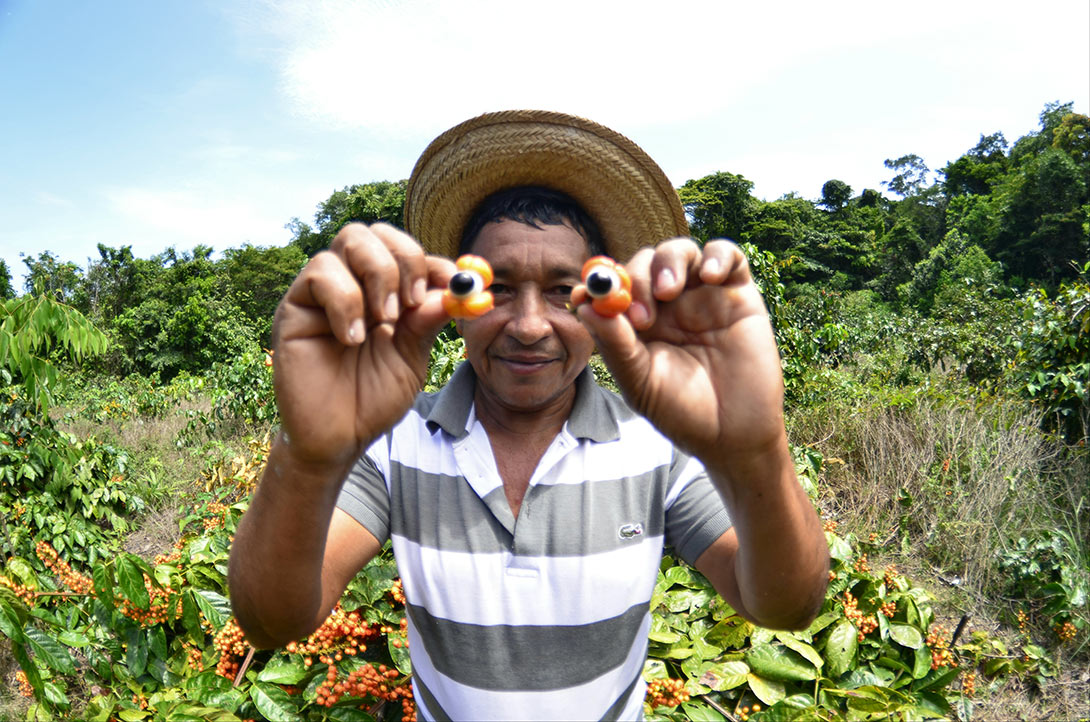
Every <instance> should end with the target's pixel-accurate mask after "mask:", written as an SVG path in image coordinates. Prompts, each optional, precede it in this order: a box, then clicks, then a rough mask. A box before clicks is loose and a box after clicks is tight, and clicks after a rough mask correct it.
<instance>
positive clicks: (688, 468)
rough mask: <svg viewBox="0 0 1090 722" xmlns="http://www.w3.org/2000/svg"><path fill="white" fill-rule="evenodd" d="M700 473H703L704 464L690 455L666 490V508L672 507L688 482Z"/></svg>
mask: <svg viewBox="0 0 1090 722" xmlns="http://www.w3.org/2000/svg"><path fill="white" fill-rule="evenodd" d="M702 473H704V465H703V464H702V463H700V461H698V460H697V458H696V457H695V456H690V457H689V461H688V463H686V464H685V466H684V467H682V469H681V472H680V473H679V474H678V475H677V479H675V480H674V483H673V485H672V486H671V487H670V489H669V491H667V492H666V508H667V509H669V508H670V507H672V506H673V505H674V502H675V501H677V498H678V496H680V495H681V492H682V491H683V490H684V489H685V487H686V486H688V485H689V482H691V481H692V480H693V479H695V478H696V477H697V476H699V475H700V474H702Z"/></svg>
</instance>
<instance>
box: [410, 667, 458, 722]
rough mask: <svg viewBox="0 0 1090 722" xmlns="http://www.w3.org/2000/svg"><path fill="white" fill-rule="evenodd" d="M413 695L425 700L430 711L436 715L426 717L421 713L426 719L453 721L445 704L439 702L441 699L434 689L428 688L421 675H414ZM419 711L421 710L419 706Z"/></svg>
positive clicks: (438, 721) (444, 721) (441, 721)
mask: <svg viewBox="0 0 1090 722" xmlns="http://www.w3.org/2000/svg"><path fill="white" fill-rule="evenodd" d="M413 695H414V696H416V697H417V698H418V699H421V700H423V702H424V704H425V705H426V706H427V708H428V712H431V713H432V714H433V715H435V716H434V717H425V716H424V715H420V717H422V718H423V719H424V720H435V722H451V716H450V715H449V714H448V713H447V711H446V710H445V709H443V705H441V704H439V700H437V699H436V698H435V695H434V694H432V691H431V690H430V689H428V686H427V685H426V684H424V681H423V680H422V679H420V675H414V676H413ZM417 711H418V712H419V711H421V710H420V709H419V708H417Z"/></svg>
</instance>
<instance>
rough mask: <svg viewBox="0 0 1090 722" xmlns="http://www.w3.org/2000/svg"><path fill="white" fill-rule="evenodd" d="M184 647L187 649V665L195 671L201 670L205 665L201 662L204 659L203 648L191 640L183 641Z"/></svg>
mask: <svg viewBox="0 0 1090 722" xmlns="http://www.w3.org/2000/svg"><path fill="white" fill-rule="evenodd" d="M182 649H184V650H185V665H186V666H187V667H189V668H190V669H192V670H193V671H194V672H200V671H201V667H202V666H203V665H202V664H201V663H202V661H203V660H202V659H201V657H202V655H201V650H200V649H198V648H197V645H195V644H193V643H191V642H182Z"/></svg>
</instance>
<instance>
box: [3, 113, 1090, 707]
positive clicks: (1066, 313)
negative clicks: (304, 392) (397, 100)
mask: <svg viewBox="0 0 1090 722" xmlns="http://www.w3.org/2000/svg"><path fill="white" fill-rule="evenodd" d="M886 166H887V167H888V168H889V170H890V175H891V177H890V180H889V181H888V182H886V183H885V184H884V189H863V190H862V191H861V192H859V193H858V194H857V193H856V191H855V190H854V189H852V188H850V187H849V186H848V185H847V184H845V183H844V182H842V181H839V180H837V179H830V180H829V181H828V182H826V183H825V184H824V185H823V186H822V188H821V195H820V197H819V198H817V199H814V200H809V199H805V198H802V197H799V196H797V195H790V196H785V197H783V198H780V199H777V200H774V201H761V200H758V199H756V198H754V197H753V196H752V195H751V190H752V187H753V186H752V183H750V182H749V181H748V180H747V179H745V178H744V177H742V176H739V175H736V174H732V173H729V172H719V173H715V174H712V175H709V176H706V177H704V178H700V179H694V180H691V181H689V182H687V183H685V184H684V185H683V186H682V187H681V188H680V189H679V194H680V196H681V198H682V201H683V203H684V204H685V207H686V210H687V212H688V214H689V217H690V221H691V224H692V229H693V233H694V235H695V236H696V237H698V238H699V239H701V240H706V239H708V238H712V237H719V236H727V237H731V238H734V239H736V240H737V241H739V242H740V243H742V244H743V246H744V248H745V250H746V252H747V255H748V257H749V259H750V262H751V265H752V267H753V270H754V273H755V276H756V277H757V279H758V282H759V284H760V286H761V288H762V291H763V292H764V294H765V298H766V302H767V304H768V306H769V310H770V313H771V315H772V318H773V323H774V326H775V330H776V334H777V339H778V342H779V346H780V351H781V363H782V365H783V370H784V378H785V384H786V390H787V398H788V409H787V411H788V424H789V429H788V430H789V434H790V436H791V440H792V442H793V449H794V451H795V454H796V462H797V469H798V471H799V475H800V479H801V480H802V481H803V483H804V485H806V486H807V487H808V490H809V491H810V492H811V496H812V497H813V499H814V502H815V504H816V505H817V506H818V508H819V510H820V511H821V513H822V516H823V517H824V518H825V519H826V524H827V526H826V529H827V540H828V542H829V545H830V550H831V552H832V556H833V559H834V568H833V574H832V576H831V579H830V587H829V593H828V595H827V599H826V603H825V606H824V608H823V610H822V614H821V616H820V617H819V619H818V621H817V622H815V624H814V625H813V626H811V628H810V629H809V630H806V631H805V632H802V633H795V634H785V633H782V632H776V631H774V630H762V629H758V628H753V627H752V626H751V625H748V623H745V622H744V621H742V620H741V619H740V618H738V617H737V616H735V615H734V614H733V611H732V610H730V609H729V607H727V606H726V605H725V604H724V603H722V601H721V600H718V599H716V598H715V597H714V594H713V593H712V592H711V590H710V587H709V586H708V584H707V582H706V580H703V579H702V578H701V577H700V576H699V574H697V573H696V572H694V571H693V570H691V569H689V568H687V567H685V566H684V565H682V564H679V563H678V562H676V560H674V559H672V558H670V557H667V558H666V559H664V560H663V564H662V568H661V569H660V579H659V584H658V586H657V587H656V592H655V599H654V600H653V603H652V609H653V612H654V626H653V629H652V633H651V638H650V659H649V661H648V665H647V667H646V668H645V678H646V679H647V680H648V681H649V682H650V683H651V684H652V693H651V694H650V695H649V697H648V706H647V713H648V716H649V717H650V718H652V719H683V718H688V719H747V718H750V717H752V718H754V719H761V718H765V719H792V718H799V719H814V718H820V719H852V720H861V719H878V718H903V719H919V718H927V717H945V718H957V719H970V718H972V717H973V716H977V717H983V718H994V717H995V716H996V714H997V713H998V711H1000V710H1002V713H1003V716H1006V717H1010V716H1016V717H1020V718H1025V719H1037V718H1042V717H1050V716H1051V717H1063V718H1075V717H1086V716H1087V715H1088V714H1090V710H1088V709H1087V706H1086V705H1087V703H1086V700H1087V699H1088V698H1090V693H1088V692H1090V679H1088V678H1087V676H1086V674H1085V669H1087V663H1088V661H1090V660H1088V651H1087V621H1088V607H1087V594H1088V590H1090V578H1088V577H1090V573H1088V569H1090V541H1088V540H1090V519H1088V512H1087V510H1088V508H1090V504H1088V499H1087V492H1088V490H1087V485H1086V479H1087V478H1090V456H1088V453H1087V450H1086V439H1087V430H1088V425H1090V191H1088V189H1090V119H1088V118H1087V117H1086V116H1083V115H1079V114H1075V113H1073V112H1071V105H1070V104H1061V103H1051V104H1048V105H1046V106H1045V108H1044V110H1043V112H1042V113H1041V116H1040V125H1039V127H1038V128H1037V129H1034V130H1032V131H1030V132H1028V133H1027V134H1026V135H1024V136H1023V137H1021V138H1019V139H1017V140H1016V141H1015V142H1014V143H1009V142H1008V141H1007V140H1006V139H1005V138H1004V137H1003V136H1002V135H1001V134H998V133H996V134H991V135H983V134H982V135H981V138H980V142H979V143H978V144H977V145H976V146H974V147H973V148H971V149H969V150H967V151H966V152H965V153H964V154H963V155H962V156H961V157H959V158H958V159H956V160H955V161H952V162H950V163H948V164H947V165H946V166H945V167H944V168H942V169H940V170H939V171H938V172H937V173H936V172H933V171H931V170H930V169H928V168H927V167H926V166H925V165H924V164H923V161H922V160H921V159H920V158H919V157H918V156H915V155H912V154H908V155H905V156H901V157H899V158H894V159H888V160H887V161H886ZM932 178H934V180H933V181H932V180H931V179H932ZM404 187H405V183H404V181H398V182H385V181H383V182H377V183H368V184H362V185H355V186H350V187H346V188H344V189H342V190H340V191H336V192H334V193H333V194H332V195H331V196H330V198H329V199H327V200H326V201H324V202H323V203H321V204H320V205H319V206H318V209H317V213H316V215H315V222H314V226H313V227H312V226H311V225H309V224H307V223H304V222H302V221H300V220H298V219H293V221H292V222H291V224H290V225H291V228H292V230H293V234H294V238H293V241H292V242H291V244H289V245H288V246H287V247H284V248H259V247H254V246H250V245H244V246H242V247H240V248H237V249H231V250H229V251H228V252H226V253H225V254H223V256H222V257H220V258H213V256H212V253H211V250H210V249H209V248H207V247H197V248H195V249H193V250H191V251H178V250H176V249H167V250H165V251H164V252H162V253H161V254H158V255H156V256H154V257H152V258H149V259H140V258H135V257H134V256H133V254H132V252H131V248H129V247H124V246H123V247H120V248H111V247H109V246H107V245H104V244H103V245H100V246H99V256H100V257H99V259H97V260H95V261H92V262H90V263H89V264H88V266H87V267H86V268H79V267H77V266H76V265H75V264H65V263H60V262H59V261H58V260H57V259H56V258H55V257H54V256H53V255H52V254H49V253H42V254H40V255H39V256H38V257H36V258H25V259H24V261H25V263H26V265H27V267H28V269H29V271H30V274H29V278H28V281H27V285H26V287H25V288H24V289H22V290H23V293H22V294H21V295H17V294H16V292H15V291H16V289H13V288H11V282H10V278H11V275H10V271H9V269H7V268H6V266H0V298H2V299H3V305H2V306H0V382H2V383H0V386H2V387H3V388H2V390H0V521H2V524H3V527H4V528H3V566H2V567H0V640H2V641H0V673H3V674H4V676H5V679H6V680H7V681H8V682H9V687H10V692H9V693H8V694H7V697H6V698H4V697H0V705H5V706H0V716H12V715H13V714H18V715H19V716H23V717H27V718H42V719H47V718H51V717H70V716H79V717H81V718H88V719H103V720H107V719H124V720H138V719H164V720H165V719H223V720H230V719H249V718H254V719H256V718H265V719H338V720H340V719H346V720H357V719H358V720H363V719H378V718H381V719H395V718H396V719H400V718H402V717H410V718H411V714H412V708H411V704H409V699H408V696H407V692H406V690H408V681H409V679H410V675H411V666H410V665H409V662H408V656H407V652H406V650H405V647H404V644H403V641H404V637H403V635H402V634H401V631H400V629H401V627H400V623H401V619H402V618H403V612H402V609H401V607H400V601H399V599H398V586H397V583H396V567H395V565H394V564H393V561H392V559H391V558H390V557H389V555H383V556H382V557H381V558H380V559H378V560H376V562H375V563H374V564H372V565H371V566H369V567H368V569H367V570H365V572H364V573H363V574H361V575H360V577H358V578H357V579H356V580H355V581H354V582H353V584H352V585H351V586H350V588H349V590H348V591H347V592H346V595H345V597H344V599H343V600H342V605H341V608H340V611H339V612H338V615H340V616H337V617H336V618H335V619H332V620H330V621H329V622H328V623H327V625H326V626H324V627H323V630H322V633H321V634H320V635H319V636H318V637H315V638H312V639H311V640H300V642H299V644H298V645H296V646H295V647H294V648H289V649H284V650H276V651H273V652H263V653H257V654H254V653H252V651H251V650H248V648H247V646H246V645H245V643H244V640H241V639H239V636H238V633H237V628H235V627H234V626H233V621H232V620H231V617H230V608H229V602H228V600H227V598H226V585H225V573H226V554H227V550H228V548H229V544H230V538H231V533H232V531H233V529H234V525H235V524H236V523H237V520H238V517H239V516H240V514H241V513H242V511H243V510H244V509H245V506H246V504H247V499H248V495H249V493H250V492H251V491H252V489H253V485H254V484H255V483H256V480H257V478H258V477H259V474H260V469H261V466H262V464H263V460H264V453H265V449H266V445H267V439H268V434H269V433H270V432H271V430H272V429H274V428H275V423H276V409H275V402H274V399H273V394H272V386H271V377H270V365H271V364H272V363H274V362H275V360H274V356H273V354H272V352H271V351H268V350H267V347H268V346H269V338H268V335H269V331H270V324H271V319H272V314H273V312H274V309H275V306H276V304H277V302H278V300H279V298H280V296H281V295H282V294H283V292H284V290H286V288H287V286H288V285H289V284H290V282H291V280H292V279H293V278H294V276H295V275H296V274H297V273H298V271H299V270H300V268H301V267H302V266H303V265H304V264H305V263H306V261H307V259H308V258H309V257H310V256H312V255H314V254H315V253H317V252H318V251H320V249H322V248H324V247H325V246H326V245H328V243H329V242H330V240H331V239H332V237H333V235H335V233H336V232H337V230H338V229H339V228H340V227H342V226H343V225H344V224H345V223H347V222H352V221H359V222H373V221H378V220H384V221H387V222H391V223H393V224H395V225H400V222H401V216H400V214H401V205H402V202H403V198H404ZM462 355H463V353H462V347H461V341H460V339H458V338H456V336H455V334H454V333H453V332H452V331H450V330H448V331H445V332H444V333H443V334H441V336H440V338H439V340H438V341H437V343H436V346H435V348H434V349H433V352H432V365H431V368H430V370H429V378H428V381H427V388H428V389H434V388H437V387H439V386H441V385H442V383H443V382H444V381H445V379H446V378H448V377H449V374H450V373H451V372H452V370H453V369H454V367H455V366H456V365H457V364H458V363H460V361H461V359H462ZM592 364H593V365H594V368H595V372H596V375H598V376H599V379H600V380H601V381H602V382H603V383H606V384H609V383H610V381H609V377H608V371H606V370H605V369H604V367H603V366H602V365H601V363H600V362H599V361H598V360H597V359H595V360H594V361H592ZM350 614H355V615H356V617H355V618H350V617H349V616H347V615H350ZM308 645H309V646H308ZM350 649H351V650H354V651H352V652H349V651H348V650H350ZM337 654H340V655H341V657H340V659H337V658H336V655H337ZM308 660H309V662H308ZM380 670H382V671H380ZM380 677H381V678H380ZM338 684H339V685H340V690H339V691H338V690H337V685H338ZM382 685H385V687H386V688H385V689H382ZM395 690H399V691H395ZM23 692H25V693H27V694H29V695H30V697H29V698H25V697H23V696H22V694H21V693H23Z"/></svg>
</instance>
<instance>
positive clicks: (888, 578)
mask: <svg viewBox="0 0 1090 722" xmlns="http://www.w3.org/2000/svg"><path fill="white" fill-rule="evenodd" d="M897 578H898V572H897V565H895V564H889V565H887V566H886V568H885V569H883V570H882V581H884V582H885V583H886V589H897V588H899V587H898V584H897Z"/></svg>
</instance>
